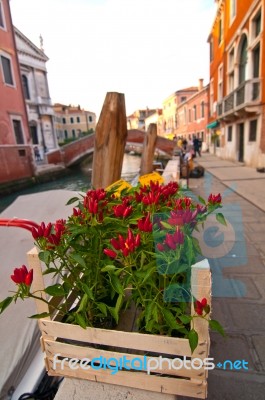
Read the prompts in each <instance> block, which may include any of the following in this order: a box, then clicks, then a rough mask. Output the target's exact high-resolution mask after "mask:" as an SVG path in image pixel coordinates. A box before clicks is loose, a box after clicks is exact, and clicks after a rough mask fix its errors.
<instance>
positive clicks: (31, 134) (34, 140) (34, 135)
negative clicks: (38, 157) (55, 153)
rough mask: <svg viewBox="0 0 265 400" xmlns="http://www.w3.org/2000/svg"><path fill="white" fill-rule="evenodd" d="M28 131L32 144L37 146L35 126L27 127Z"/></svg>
mask: <svg viewBox="0 0 265 400" xmlns="http://www.w3.org/2000/svg"><path fill="white" fill-rule="evenodd" d="M29 129H30V136H31V139H32V144H39V139H38V132H37V126H36V125H31V126H30V127H29Z"/></svg>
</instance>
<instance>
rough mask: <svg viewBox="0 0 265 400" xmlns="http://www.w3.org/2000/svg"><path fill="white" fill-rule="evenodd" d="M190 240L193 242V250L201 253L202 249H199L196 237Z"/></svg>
mask: <svg viewBox="0 0 265 400" xmlns="http://www.w3.org/2000/svg"><path fill="white" fill-rule="evenodd" d="M192 242H193V246H194V248H195V250H196V251H197V252H198V253H199V254H201V255H202V251H201V246H200V242H199V240H198V239H197V238H195V237H192Z"/></svg>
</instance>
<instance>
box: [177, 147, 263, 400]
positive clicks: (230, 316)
mask: <svg viewBox="0 0 265 400" xmlns="http://www.w3.org/2000/svg"><path fill="white" fill-rule="evenodd" d="M196 163H198V164H200V165H203V166H204V167H205V169H206V173H205V177H204V178H200V179H191V181H190V188H191V189H192V191H193V192H194V193H195V194H197V195H198V194H199V195H201V196H204V197H206V196H208V194H209V192H212V193H219V192H220V193H221V194H222V196H223V203H224V208H223V214H224V215H225V217H226V218H227V220H228V226H227V228H224V229H222V228H220V226H219V232H216V231H212V232H213V233H212V234H213V237H212V239H209V237H207V235H204V237H205V242H206V243H205V244H202V247H203V250H205V252H206V253H207V252H208V254H207V256H208V257H209V260H210V265H211V270H212V275H213V313H212V318H213V319H217V320H219V321H220V322H221V323H222V325H223V326H224V328H225V330H226V333H227V338H226V339H223V338H222V337H221V336H220V335H219V334H216V333H212V334H211V354H210V355H211V357H214V360H215V363H216V364H217V363H219V362H220V363H222V366H221V365H220V367H219V368H218V369H215V370H213V371H210V372H209V380H208V382H209V391H208V399H209V400H226V399H227V400H239V399H240V400H262V399H265V246H264V242H265V212H264V211H265V201H264V199H265V174H262V173H258V172H256V170H255V169H252V168H248V167H245V166H242V165H240V164H238V163H233V162H229V161H224V160H220V159H218V158H217V157H215V156H213V155H208V154H207V155H206V154H203V155H202V157H201V158H196ZM228 188H231V189H232V190H231V189H228ZM211 229H213V223H212V224H211V223H209V226H207V225H206V227H205V230H206V232H207V230H208V231H210V230H211ZM211 240H212V241H211ZM225 360H232V361H235V360H245V361H246V362H247V363H248V364H247V365H246V364H245V367H247V368H248V369H245V368H244V367H243V363H241V368H240V369H238V370H236V369H235V368H233V370H232V371H231V370H230V368H229V367H228V365H227V367H226V369H224V367H223V363H224V361H225ZM238 367H239V366H238ZM180 399H184V398H183V397H178V400H180Z"/></svg>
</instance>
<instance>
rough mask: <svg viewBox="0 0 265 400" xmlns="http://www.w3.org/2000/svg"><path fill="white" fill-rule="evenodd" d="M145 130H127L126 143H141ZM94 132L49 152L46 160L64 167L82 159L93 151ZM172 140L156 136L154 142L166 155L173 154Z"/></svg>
mask: <svg viewBox="0 0 265 400" xmlns="http://www.w3.org/2000/svg"><path fill="white" fill-rule="evenodd" d="M145 134H146V132H143V131H140V130H137V129H130V130H128V136H127V143H128V144H133V143H135V144H140V145H141V144H143V141H144V137H145ZM94 140H95V134H92V135H89V136H85V137H83V138H81V139H78V140H76V141H74V142H72V143H69V144H66V145H64V146H62V147H60V148H59V149H56V150H54V151H51V152H49V153H48V154H47V155H46V156H47V161H48V163H49V164H59V163H63V164H64V165H65V166H66V167H70V166H72V165H74V164H77V163H79V162H81V161H82V159H84V158H85V157H87V156H88V155H89V154H92V153H93V152H94ZM174 146H175V144H174V142H173V140H169V139H165V138H163V137H160V136H158V137H157V142H156V148H157V150H160V151H163V152H164V153H166V154H168V155H170V156H171V155H172V154H173V150H174Z"/></svg>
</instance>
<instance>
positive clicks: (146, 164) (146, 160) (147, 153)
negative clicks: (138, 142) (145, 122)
mask: <svg viewBox="0 0 265 400" xmlns="http://www.w3.org/2000/svg"><path fill="white" fill-rule="evenodd" d="M156 140H157V126H156V124H150V125H149V127H148V130H147V132H146V135H145V138H144V144H143V153H142V160H141V168H140V174H141V175H145V174H150V173H151V172H153V169H154V168H153V161H154V154H155V148H156Z"/></svg>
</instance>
